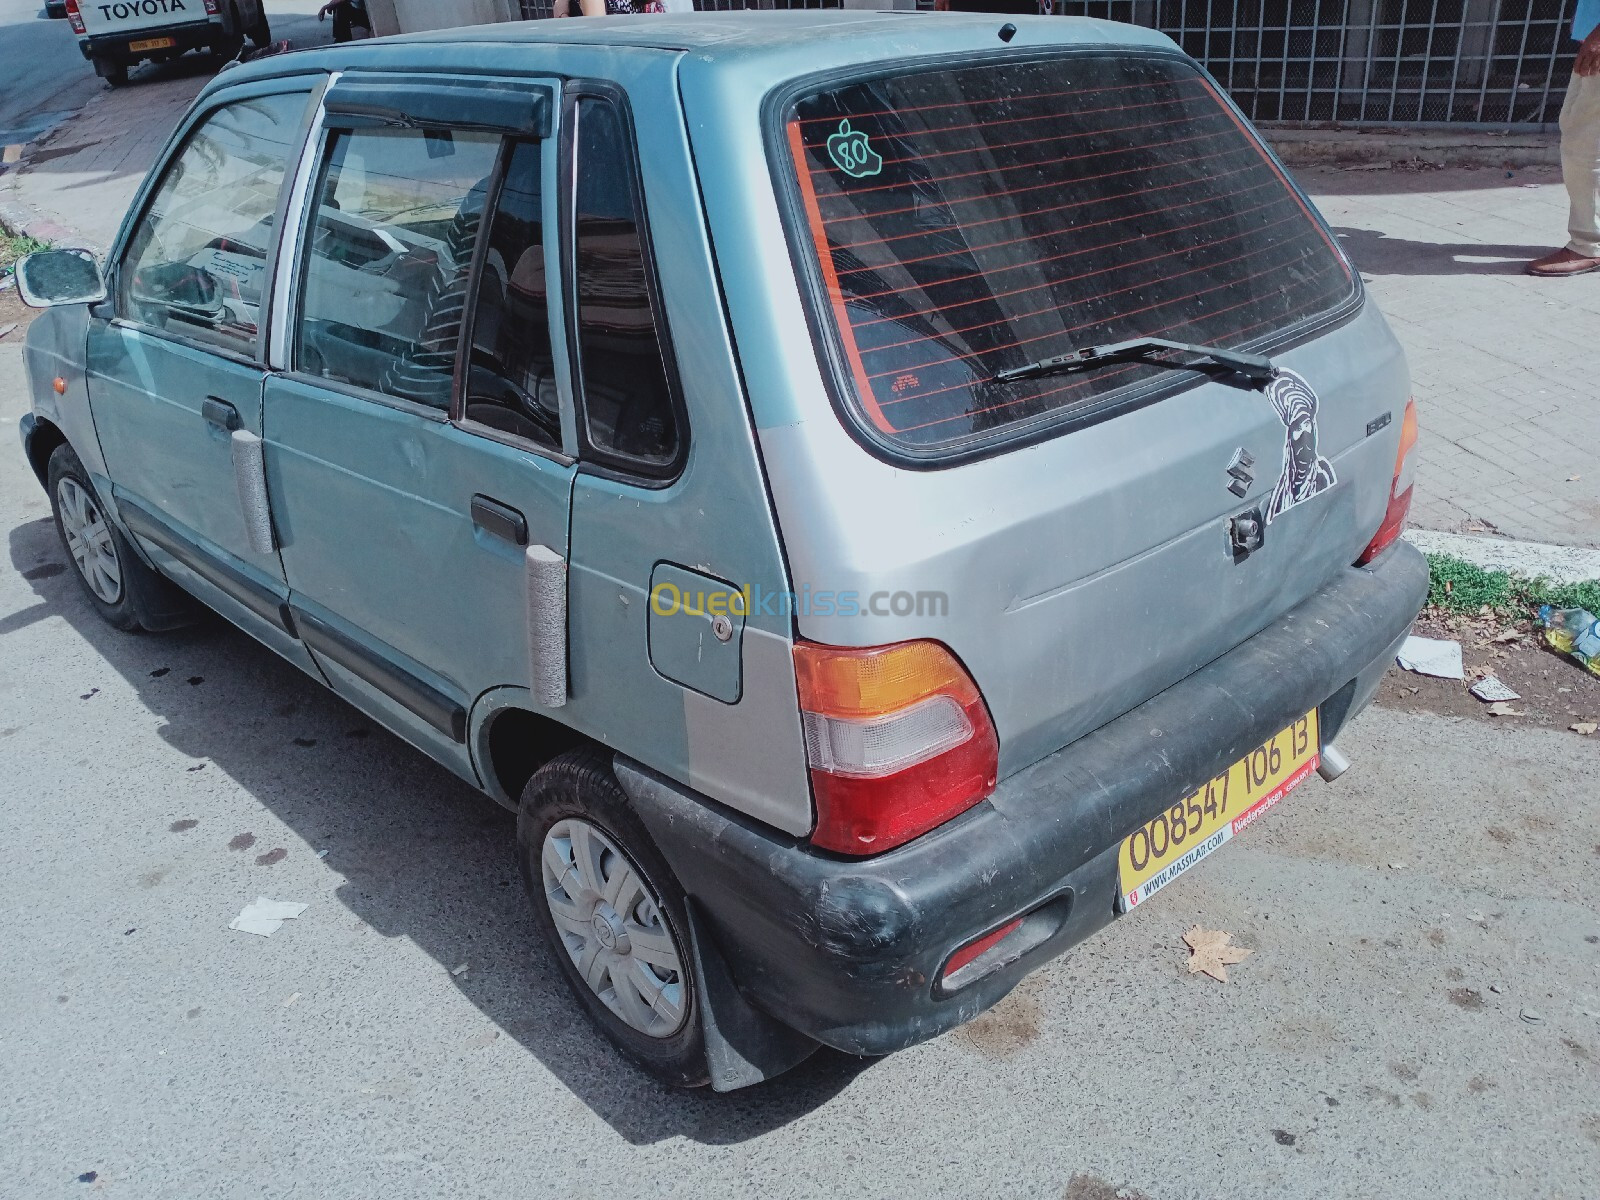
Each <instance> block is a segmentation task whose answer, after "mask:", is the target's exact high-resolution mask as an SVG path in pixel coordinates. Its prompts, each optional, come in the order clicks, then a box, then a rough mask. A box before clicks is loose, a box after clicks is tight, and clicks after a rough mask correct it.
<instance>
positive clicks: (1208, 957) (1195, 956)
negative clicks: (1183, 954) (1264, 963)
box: [1183, 925, 1251, 983]
mask: <svg viewBox="0 0 1600 1200" xmlns="http://www.w3.org/2000/svg"><path fill="white" fill-rule="evenodd" d="M1232 938H1233V935H1232V934H1229V933H1223V932H1222V930H1220V929H1206V928H1204V927H1202V926H1200V925H1196V926H1194V927H1193V928H1191V929H1190V930H1189V932H1188V933H1186V934H1184V935H1183V941H1184V945H1186V946H1188V947H1189V974H1191V975H1196V974H1199V973H1200V972H1202V971H1203V972H1205V973H1206V974H1207V975H1209V976H1211V978H1213V979H1215V980H1217V981H1218V982H1219V983H1227V982H1228V967H1229V966H1231V965H1232V964H1234V963H1240V962H1243V961H1244V960H1245V959H1246V958H1247V957H1248V956H1249V955H1250V953H1251V951H1249V950H1246V949H1245V948H1244V947H1243V946H1230V945H1228V943H1229V942H1230V941H1231V940H1232Z"/></svg>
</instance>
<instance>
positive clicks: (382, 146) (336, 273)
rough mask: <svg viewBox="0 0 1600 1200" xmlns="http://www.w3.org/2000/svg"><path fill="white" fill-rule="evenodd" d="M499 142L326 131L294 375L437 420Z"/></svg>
mask: <svg viewBox="0 0 1600 1200" xmlns="http://www.w3.org/2000/svg"><path fill="white" fill-rule="evenodd" d="M499 148H500V139H499V138H498V137H497V136H495V135H493V134H486V133H464V132H460V131H447V130H424V129H373V130H359V131H355V132H335V133H332V134H331V135H330V136H329V139H328V148H327V157H326V160H325V162H324V165H323V170H322V176H321V179H320V181H319V183H318V186H317V191H316V203H315V208H314V210H313V212H314V219H313V221H312V225H311V233H310V239H309V245H308V246H307V250H306V260H305V265H304V269H303V271H302V279H303V281H304V282H303V291H302V293H301V299H300V317H299V338H298V344H297V347H296V354H295V365H296V367H297V368H298V369H299V370H301V371H304V372H307V373H309V374H312V375H319V376H321V377H323V378H325V379H332V380H337V381H340V382H344V383H349V384H354V385H355V386H357V387H363V388H368V389H370V390H372V391H375V392H382V393H383V394H385V395H389V396H398V397H401V398H403V399H406V400H411V401H415V402H416V403H419V404H426V405H430V406H432V407H435V408H439V409H447V408H448V407H449V405H450V392H451V381H452V377H453V375H454V372H455V365H456V348H457V343H458V342H459V340H460V335H461V319H462V312H463V309H464V302H465V297H466V290H467V281H468V276H469V275H470V273H471V268H472V254H473V249H474V247H475V245H476V243H477V240H478V230H479V226H480V224H481V223H482V218H483V211H484V200H485V196H486V194H487V192H488V188H489V180H490V176H491V175H492V174H493V172H494V165H495V158H496V156H497V154H498V152H499Z"/></svg>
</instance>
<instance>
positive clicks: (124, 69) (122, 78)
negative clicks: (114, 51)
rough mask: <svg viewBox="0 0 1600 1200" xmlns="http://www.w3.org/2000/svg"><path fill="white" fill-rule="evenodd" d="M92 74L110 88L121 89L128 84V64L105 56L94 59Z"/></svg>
mask: <svg viewBox="0 0 1600 1200" xmlns="http://www.w3.org/2000/svg"><path fill="white" fill-rule="evenodd" d="M94 73H95V74H96V75H98V76H100V78H101V79H104V80H105V81H106V83H108V84H110V85H111V86H112V87H122V86H123V85H124V84H126V83H127V82H128V64H127V63H125V62H122V61H120V60H118V59H114V58H107V57H106V56H105V55H97V56H96V57H95V59H94Z"/></svg>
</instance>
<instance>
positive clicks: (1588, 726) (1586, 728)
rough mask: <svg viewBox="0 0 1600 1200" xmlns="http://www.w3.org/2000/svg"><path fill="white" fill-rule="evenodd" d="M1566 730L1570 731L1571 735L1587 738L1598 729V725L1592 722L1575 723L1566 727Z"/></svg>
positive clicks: (1599, 725) (1599, 726)
mask: <svg viewBox="0 0 1600 1200" xmlns="http://www.w3.org/2000/svg"><path fill="white" fill-rule="evenodd" d="M1567 728H1568V729H1570V730H1572V732H1573V733H1577V734H1582V735H1583V736H1584V737H1588V736H1589V735H1590V734H1591V733H1593V732H1594V731H1595V730H1596V729H1600V724H1596V723H1595V722H1594V721H1577V722H1574V723H1573V724H1571V725H1568V726H1567Z"/></svg>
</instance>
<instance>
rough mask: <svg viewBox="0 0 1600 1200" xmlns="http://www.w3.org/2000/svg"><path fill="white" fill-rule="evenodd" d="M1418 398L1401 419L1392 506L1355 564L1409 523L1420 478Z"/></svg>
mask: <svg viewBox="0 0 1600 1200" xmlns="http://www.w3.org/2000/svg"><path fill="white" fill-rule="evenodd" d="M1416 445H1417V402H1416V400H1415V398H1413V399H1410V400H1407V401H1406V415H1405V416H1404V417H1402V418H1401V420H1400V453H1399V455H1398V456H1396V458H1395V461H1394V482H1393V483H1392V484H1390V485H1389V508H1388V511H1387V512H1385V513H1384V514H1383V524H1382V525H1379V526H1378V532H1377V533H1376V534H1374V535H1373V538H1372V541H1371V542H1370V543H1368V545H1367V548H1366V549H1365V550H1363V551H1362V552H1361V557H1360V558H1358V559H1356V565H1357V566H1360V565H1361V564H1362V563H1369V562H1371V561H1372V560H1373V559H1375V558H1377V557H1378V555H1380V554H1382V553H1383V552H1384V551H1385V550H1387V549H1388V548H1389V547H1390V546H1392V545H1393V544H1394V540H1395V539H1396V538H1397V537H1399V536H1400V531H1401V530H1402V529H1404V528H1405V527H1406V516H1407V514H1409V513H1410V512H1411V493H1412V490H1413V487H1414V485H1415V483H1416V479H1417V455H1416Z"/></svg>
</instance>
